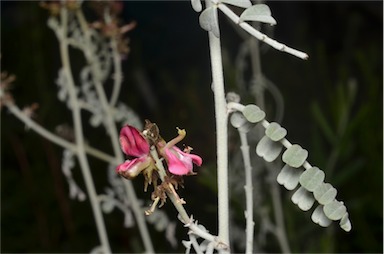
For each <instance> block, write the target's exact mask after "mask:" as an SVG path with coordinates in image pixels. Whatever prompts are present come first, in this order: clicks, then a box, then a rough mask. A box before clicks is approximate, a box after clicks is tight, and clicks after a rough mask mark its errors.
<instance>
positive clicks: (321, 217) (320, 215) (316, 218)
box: [311, 205, 332, 227]
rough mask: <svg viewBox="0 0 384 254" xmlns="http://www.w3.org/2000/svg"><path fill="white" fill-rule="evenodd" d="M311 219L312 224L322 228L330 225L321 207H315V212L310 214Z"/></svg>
mask: <svg viewBox="0 0 384 254" xmlns="http://www.w3.org/2000/svg"><path fill="white" fill-rule="evenodd" d="M311 219H312V221H313V222H314V223H316V224H319V225H320V226H322V227H328V226H329V225H331V223H332V221H331V220H330V219H328V218H327V216H325V214H324V211H323V206H322V205H319V206H317V207H316V209H315V211H313V213H312V216H311Z"/></svg>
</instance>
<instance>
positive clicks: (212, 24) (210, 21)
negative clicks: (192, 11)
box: [199, 6, 220, 38]
mask: <svg viewBox="0 0 384 254" xmlns="http://www.w3.org/2000/svg"><path fill="white" fill-rule="evenodd" d="M199 23H200V26H201V28H203V29H204V30H206V31H208V32H212V33H213V34H214V35H215V36H216V37H217V38H219V37H220V32H219V31H220V30H219V21H218V19H217V7H216V6H211V7H209V8H207V9H205V10H204V11H203V12H202V13H201V14H200V16H199Z"/></svg>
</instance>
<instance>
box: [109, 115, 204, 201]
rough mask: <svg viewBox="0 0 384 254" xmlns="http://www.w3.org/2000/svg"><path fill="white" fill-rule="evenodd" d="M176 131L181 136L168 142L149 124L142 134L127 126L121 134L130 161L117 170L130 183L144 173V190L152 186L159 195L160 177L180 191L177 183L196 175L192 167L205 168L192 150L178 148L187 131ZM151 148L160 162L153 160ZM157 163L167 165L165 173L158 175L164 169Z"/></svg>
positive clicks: (122, 145) (155, 126)
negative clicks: (181, 179)
mask: <svg viewBox="0 0 384 254" xmlns="http://www.w3.org/2000/svg"><path fill="white" fill-rule="evenodd" d="M177 130H178V136H177V137H176V138H174V139H172V140H171V141H169V142H165V141H164V139H162V138H161V136H160V135H159V130H158V127H157V125H156V124H154V123H151V122H150V121H148V120H147V121H146V125H145V128H144V131H143V132H140V131H139V130H137V129H136V128H135V127H133V126H130V125H126V126H124V127H123V128H122V129H121V131H120V145H121V149H122V151H123V152H124V153H125V154H126V155H128V156H129V159H128V160H126V161H125V162H123V163H122V164H120V165H118V166H117V168H116V171H117V173H118V174H119V175H121V176H123V177H125V178H127V179H133V178H135V177H136V176H137V175H139V174H140V173H142V174H143V175H144V177H145V190H146V188H147V186H148V184H151V183H152V182H153V183H154V185H155V191H157V190H156V188H157V179H158V178H159V176H160V175H161V174H163V176H164V177H165V178H166V179H168V183H171V184H172V185H175V186H176V187H177V184H178V183H179V181H176V182H175V179H179V178H178V177H180V176H184V175H192V174H195V173H194V172H193V164H195V165H197V166H201V164H202V159H201V157H200V156H198V155H195V154H191V153H190V152H191V150H192V148H191V147H189V146H187V147H186V148H185V149H184V150H183V151H182V150H180V149H179V148H178V147H176V144H177V143H179V142H180V141H181V140H182V139H184V137H185V135H186V132H185V130H181V129H179V128H177ZM151 147H152V149H153V151H154V152H156V154H157V155H156V156H158V157H159V158H154V157H153V154H152V153H151ZM156 159H157V160H159V161H165V162H166V167H164V168H165V169H166V172H159V171H160V170H162V169H160V168H159V167H158V164H156ZM162 165H163V164H162ZM159 187H160V186H159ZM163 187H164V186H162V187H161V188H163ZM156 196H158V195H156ZM155 198H156V197H155Z"/></svg>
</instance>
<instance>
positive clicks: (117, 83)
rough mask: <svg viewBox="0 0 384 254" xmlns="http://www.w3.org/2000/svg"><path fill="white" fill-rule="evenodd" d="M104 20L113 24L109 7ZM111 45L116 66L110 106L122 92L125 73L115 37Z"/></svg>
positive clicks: (114, 65)
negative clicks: (123, 72)
mask: <svg viewBox="0 0 384 254" xmlns="http://www.w3.org/2000/svg"><path fill="white" fill-rule="evenodd" d="M104 20H105V22H106V24H107V25H108V24H111V22H112V18H111V15H110V12H109V9H106V10H105V12H104ZM109 44H110V47H111V50H112V58H113V67H114V73H113V89H112V95H111V99H110V101H109V105H110V106H112V107H113V106H114V105H116V102H117V99H118V97H119V94H120V89H121V84H122V82H123V74H122V70H121V57H120V54H119V51H118V49H117V41H116V38H115V37H112V38H111V41H110V43H109Z"/></svg>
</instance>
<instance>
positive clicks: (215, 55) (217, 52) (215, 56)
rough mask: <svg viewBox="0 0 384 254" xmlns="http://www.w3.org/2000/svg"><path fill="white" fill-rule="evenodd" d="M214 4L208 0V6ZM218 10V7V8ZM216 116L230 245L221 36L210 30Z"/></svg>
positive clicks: (223, 221) (221, 198) (222, 222)
mask: <svg viewBox="0 0 384 254" xmlns="http://www.w3.org/2000/svg"><path fill="white" fill-rule="evenodd" d="M211 5H212V3H211V1H210V0H206V7H207V8H209V7H210V6H211ZM216 11H217V9H216ZM208 36H209V48H210V55H211V68H212V81H213V93H214V100H215V117H216V146H217V185H218V215H219V238H221V239H222V240H223V241H224V242H225V243H227V244H228V245H229V205H228V140H227V138H228V126H227V118H228V116H227V103H226V101H225V92H224V77H223V63H222V59H221V45H220V38H217V37H216V36H215V35H214V34H213V33H212V32H208Z"/></svg>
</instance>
